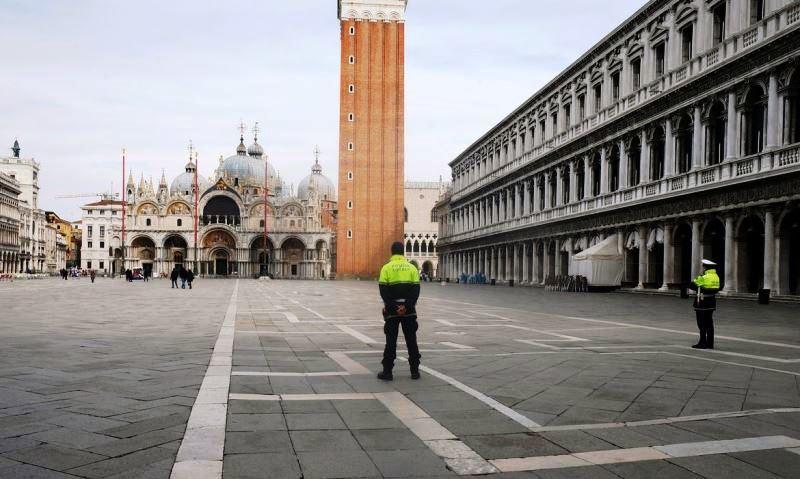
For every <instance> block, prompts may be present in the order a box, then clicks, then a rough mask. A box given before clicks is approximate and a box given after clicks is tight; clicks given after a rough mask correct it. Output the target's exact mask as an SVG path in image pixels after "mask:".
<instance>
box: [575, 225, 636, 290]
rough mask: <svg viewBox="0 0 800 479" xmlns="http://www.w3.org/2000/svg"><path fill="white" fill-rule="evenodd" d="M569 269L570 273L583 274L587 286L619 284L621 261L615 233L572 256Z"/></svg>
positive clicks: (620, 280)
mask: <svg viewBox="0 0 800 479" xmlns="http://www.w3.org/2000/svg"><path fill="white" fill-rule="evenodd" d="M570 269H571V271H570V274H572V275H575V276H585V277H586V279H587V281H588V282H589V286H619V285H620V284H621V283H622V270H623V261H622V253H620V252H619V239H618V238H617V235H611V236H609V237H608V238H606V239H604V240H603V241H601V242H599V243H597V244H596V245H594V246H592V247H590V248H589V249H587V250H585V251H581V252H580V253H578V254H576V255H575V256H573V257H572V268H570Z"/></svg>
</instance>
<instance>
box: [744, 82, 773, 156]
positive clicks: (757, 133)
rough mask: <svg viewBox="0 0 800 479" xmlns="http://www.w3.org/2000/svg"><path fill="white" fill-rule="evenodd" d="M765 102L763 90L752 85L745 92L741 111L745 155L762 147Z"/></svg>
mask: <svg viewBox="0 0 800 479" xmlns="http://www.w3.org/2000/svg"><path fill="white" fill-rule="evenodd" d="M766 110H767V102H766V97H765V94H764V90H763V89H762V88H761V87H760V86H758V85H754V86H752V87H751V88H750V91H748V92H747V96H746V97H745V101H744V110H743V112H742V120H743V125H742V127H743V131H744V138H743V141H744V145H743V150H744V154H745V155H754V154H756V153H760V152H761V151H762V150H763V149H764V131H765V128H764V127H765V122H766V117H767V115H766V112H767V111H766Z"/></svg>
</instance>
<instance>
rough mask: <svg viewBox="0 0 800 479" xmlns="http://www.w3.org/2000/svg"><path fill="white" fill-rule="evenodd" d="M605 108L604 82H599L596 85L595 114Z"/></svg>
mask: <svg viewBox="0 0 800 479" xmlns="http://www.w3.org/2000/svg"><path fill="white" fill-rule="evenodd" d="M602 108H603V83H602V82H601V83H597V84H595V86H594V114H595V115H596V114H598V113H600V110H601V109H602Z"/></svg>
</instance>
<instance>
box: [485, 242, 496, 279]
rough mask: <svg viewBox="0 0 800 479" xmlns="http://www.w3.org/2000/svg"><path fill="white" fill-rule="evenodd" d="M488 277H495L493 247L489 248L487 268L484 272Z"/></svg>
mask: <svg viewBox="0 0 800 479" xmlns="http://www.w3.org/2000/svg"><path fill="white" fill-rule="evenodd" d="M486 274H487V275H488V277H489V278H488V279H489V280H491V279H492V278H497V267H496V266H495V248H494V246H492V247H490V248H489V270H488V271H487V272H486Z"/></svg>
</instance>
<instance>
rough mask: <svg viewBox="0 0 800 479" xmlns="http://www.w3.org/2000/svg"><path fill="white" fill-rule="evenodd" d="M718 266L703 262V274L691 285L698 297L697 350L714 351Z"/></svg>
mask: <svg viewBox="0 0 800 479" xmlns="http://www.w3.org/2000/svg"><path fill="white" fill-rule="evenodd" d="M716 266H717V264H716V263H714V262H713V261H711V260H707V259H704V260H703V274H701V275H700V276H698V277H697V278H695V279H694V281H692V283H691V284H690V285H689V288H691V289H692V290H694V291H697V296H696V297H695V299H694V311H695V315H696V316H697V329H699V330H700V341H698V342H697V344H695V345H694V346H692V347H693V348H695V349H714V318H713V315H714V311H715V310H716V309H717V293H718V292H719V276H718V275H717V270H716V269H714V268H715V267H716Z"/></svg>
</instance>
